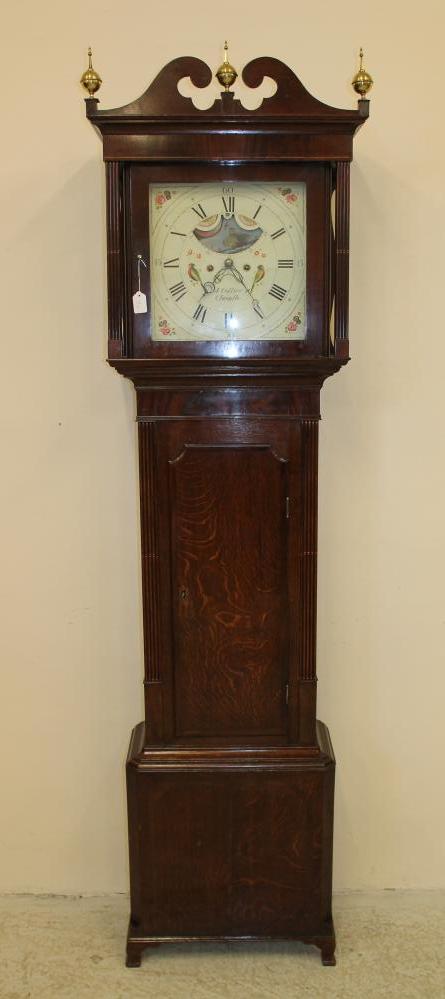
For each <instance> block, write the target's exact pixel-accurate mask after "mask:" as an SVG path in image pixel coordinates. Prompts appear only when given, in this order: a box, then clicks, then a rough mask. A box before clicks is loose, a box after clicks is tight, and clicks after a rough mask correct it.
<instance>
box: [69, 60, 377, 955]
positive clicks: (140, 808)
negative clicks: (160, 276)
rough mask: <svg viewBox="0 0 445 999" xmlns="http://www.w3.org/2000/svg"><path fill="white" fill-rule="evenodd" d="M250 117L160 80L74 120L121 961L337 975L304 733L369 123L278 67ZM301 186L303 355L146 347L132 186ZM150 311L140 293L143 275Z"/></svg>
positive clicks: (324, 836) (321, 729)
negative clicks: (86, 206) (111, 641)
mask: <svg viewBox="0 0 445 999" xmlns="http://www.w3.org/2000/svg"><path fill="white" fill-rule="evenodd" d="M265 76H267V77H272V79H274V80H275V81H276V84H277V91H276V93H275V95H274V96H273V97H271V98H269V99H267V100H265V101H264V102H263V104H262V105H261V107H260V108H258V109H257V110H255V111H250V110H246V109H245V108H244V107H243V106H242V105H241V104H240V103H239V101H238V100H236V99H235V98H234V96H233V94H232V93H230V92H224V93H222V94H221V97H220V99H217V100H216V101H215V103H214V105H213V106H212V107H211V108H210V109H209V110H205V111H202V110H198V109H197V108H196V107H195V106H194V105H193V103H192V101H191V100H190V99H188V98H185V97H182V96H181V95H180V93H179V92H178V89H177V84H178V81H179V80H180V79H182V78H184V77H190V78H191V80H192V83H193V84H194V85H195V86H196V87H204V86H207V85H208V84H209V83H210V81H211V72H210V70H209V68H208V67H207V66H206V65H205V64H204V63H202V62H200V61H199V60H197V59H194V58H180V59H177V60H174V61H173V62H171V63H169V65H167V66H166V67H165V68H164V69H163V70H162V71H161V72H160V73H159V75H158V76H157V77H156V79H155V80H154V82H153V83H152V84H151V86H150V87H149V88H148V90H147V91H146V92H145V93H144V94H143V95H142V97H140V98H139V99H138V100H136V101H134V102H133V103H131V104H128V105H127V106H125V107H123V108H119V109H117V110H104V111H101V110H99V109H98V103H99V102H98V100H97V99H95V98H88V99H87V100H86V110H87V117H88V118H89V120H90V121H91V122H92V123H93V124H94V125H95V126H96V127H97V128H98V129H99V131H100V133H101V134H102V137H103V152H104V160H105V163H106V177H107V240H108V305H109V363H110V364H111V365H112V366H113V367H114V368H116V370H117V371H118V372H120V373H121V374H122V375H124V376H125V377H128V378H130V379H131V380H132V381H133V383H134V386H135V389H136V396H137V420H138V429H139V447H140V496H141V532H142V593H143V607H144V639H145V680H144V689H145V721H144V722H142V723H140V724H139V725H137V726H136V728H135V729H134V731H133V733H132V737H131V742H130V749H129V754H128V759H127V788H128V821H129V844H130V879H131V919H130V926H129V932H128V940H127V964H128V965H129V966H136V965H139V964H140V960H141V953H142V951H143V950H144V949H145V948H147V947H150V946H157V945H159V944H160V943H168V942H178V941H192V940H200V941H203V940H233V939H242V940H246V939H272V938H288V939H297V940H301V941H305V942H309V943H313V944H316V945H317V946H318V947H319V948H320V949H321V956H322V961H323V963H324V964H334V963H335V958H334V950H335V936H334V929H333V923H332V915H331V882H332V837H333V802H334V768H335V761H334V755H333V751H332V745H331V742H330V738H329V733H328V731H327V729H326V727H325V725H323V724H322V723H321V722H318V721H317V720H316V684H317V680H316V664H315V653H316V585H317V584H316V572H317V463H318V455H317V451H318V422H319V415H320V389H321V387H322V385H323V382H324V380H325V378H327V377H328V376H330V375H332V374H334V373H335V372H337V371H338V370H339V368H341V366H342V365H344V364H345V363H346V362H347V360H348V356H349V350H348V339H347V300H348V231H349V163H350V160H351V159H352V142H353V136H354V133H355V132H356V130H357V129H358V127H359V126H360V125H361V124H362V123H363V121H364V120H365V119H366V117H367V115H368V107H369V102H368V101H367V100H360V101H359V102H358V109H357V110H346V111H345V110H338V109H336V108H332V107H329V106H327V105H325V104H322V103H320V102H319V101H318V100H316V99H315V98H313V97H312V96H311V95H310V94H309V93H308V92H307V91H306V90H305V88H304V87H303V85H302V84H301V83H300V81H299V80H298V79H297V77H296V76H295V75H294V74H293V72H292V71H291V70H290V69H289V68H288V67H286V66H285V65H284V64H283V63H281V62H279V61H278V60H276V59H271V58H259V59H255V60H254V61H253V62H251V63H249V64H248V66H247V67H246V68H245V69H244V72H243V80H244V82H245V84H246V85H248V86H250V87H257V86H259V85H260V84H261V82H262V80H263V77H265ZM243 178H245V179H248V180H250V181H252V180H254V179H257V180H259V181H266V180H274V181H275V180H277V179H278V180H282V181H283V182H285V181H286V180H287V181H290V180H295V179H296V180H304V181H305V182H306V185H307V219H308V221H307V231H308V240H307V293H308V335H307V338H306V339H305V340H304V341H301V342H298V341H293V342H289V341H252V340H250V341H238V342H236V343H232V342H228V341H226V340H221V341H217V342H215V341H213V342H204V343H199V342H181V343H174V342H170V343H169V342H165V343H164V342H162V343H160V342H154V341H153V340H152V339H151V337H150V315H149V312H148V314H142V315H134V314H133V310H132V293H133V292H134V291H135V290H136V288H137V256H138V254H139V253H140V254H142V256H143V257H144V258H145V259H147V253H148V240H149V232H148V184H149V183H151V182H152V183H154V182H162V183H165V184H166V186H168V185H169V184H172V183H175V182H176V183H179V182H183V183H184V182H194V181H208V180H209V179H212V180H215V181H217V180H227V179H243ZM142 279H143V285H142V290H143V291H144V292H145V293H146V294H147V299H148V304H149V303H150V274H149V272H145V271H142Z"/></svg>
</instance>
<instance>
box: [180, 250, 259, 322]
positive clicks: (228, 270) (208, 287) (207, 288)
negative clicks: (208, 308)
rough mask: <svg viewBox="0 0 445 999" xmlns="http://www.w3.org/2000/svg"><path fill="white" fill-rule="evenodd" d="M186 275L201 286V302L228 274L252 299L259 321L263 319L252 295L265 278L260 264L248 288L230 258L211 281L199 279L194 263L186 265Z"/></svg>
mask: <svg viewBox="0 0 445 999" xmlns="http://www.w3.org/2000/svg"><path fill="white" fill-rule="evenodd" d="M187 273H188V276H189V278H190V279H191V280H192V281H194V282H195V283H197V284H200V285H201V288H202V290H203V294H202V295H201V300H202V299H203V298H204V297H205V296H206V295H210V294H212V292H214V291H216V285H217V284H219V283H220V281H222V279H223V277H224V276H225V275H226V274H230V275H231V276H232V278H235V281H238V283H239V284H240V285H242V287H243V288H244V291H247V294H248V295H249V297H250V298H251V299H252V306H253V309H254V311H255V312H256V313H257V315H258V316H259V317H260V319H263V318H264V316H263V312H262V309H261V306H260V303H259V302H258V299H256V298H255V297H254V295H253V289H254V288H255V286H256V285H257V284H259V282H260V281H262V280H263V278H264V276H265V273H266V271H265V268H264V267H263V265H262V264H259V265H258V267H257V269H256V272H255V275H254V278H253V281H252V284H251V286H250V288H249V287H248V285H247V284H246V282H245V281H244V278H243V275H242V274H241V273H240V271H239V270H237V268H236V267H235V265H234V263H233V260H232V258H231V257H227V258H226V260H225V261H224V264H223V266H222V267H221V268H220V269H219V271H217V272H216V274H215V276H214V278H213V281H203V280H202V277H201V273H200V271H199V270H198V268H197V266H196V264H194V263H190V264H189V265H188V268H187Z"/></svg>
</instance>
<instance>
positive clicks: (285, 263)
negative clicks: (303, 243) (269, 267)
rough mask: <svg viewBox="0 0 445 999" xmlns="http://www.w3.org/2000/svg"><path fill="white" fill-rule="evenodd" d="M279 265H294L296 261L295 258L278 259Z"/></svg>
mask: <svg viewBox="0 0 445 999" xmlns="http://www.w3.org/2000/svg"><path fill="white" fill-rule="evenodd" d="M278 266H279V267H293V266H294V262H293V260H279V261H278Z"/></svg>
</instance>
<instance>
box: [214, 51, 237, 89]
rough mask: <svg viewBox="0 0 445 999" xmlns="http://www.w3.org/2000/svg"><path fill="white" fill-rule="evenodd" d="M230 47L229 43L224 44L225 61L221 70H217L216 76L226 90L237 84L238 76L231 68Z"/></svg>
mask: <svg viewBox="0 0 445 999" xmlns="http://www.w3.org/2000/svg"><path fill="white" fill-rule="evenodd" d="M228 52H229V46H228V44H227V42H224V61H223V62H222V63H221V65H220V67H219V69H217V70H216V73H215V76H216V79H217V80H218V82H219V83H220V84H221V86H222V87H224V90H226V91H227V90H230V88H231V87H233V84H234V83H235V80H236V78H237V76H238V73H237V71H236V69H234V67H233V66H231V64H230V62H229V56H228Z"/></svg>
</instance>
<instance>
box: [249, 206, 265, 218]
mask: <svg viewBox="0 0 445 999" xmlns="http://www.w3.org/2000/svg"><path fill="white" fill-rule="evenodd" d="M262 207H263V206H262V205H258V208H257V210H256V212H255V215H252V218H254V219H256V217H257V215H258V214H259V212H260V211H261V209H262Z"/></svg>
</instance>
